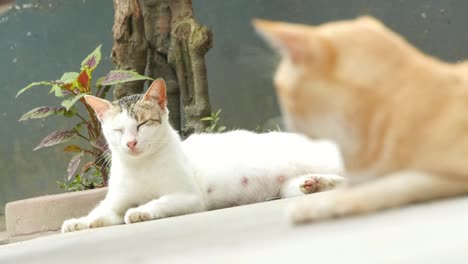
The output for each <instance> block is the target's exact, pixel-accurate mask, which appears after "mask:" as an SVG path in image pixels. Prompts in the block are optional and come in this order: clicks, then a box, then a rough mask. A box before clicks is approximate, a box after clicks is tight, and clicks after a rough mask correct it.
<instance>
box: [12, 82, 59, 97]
mask: <svg viewBox="0 0 468 264" xmlns="http://www.w3.org/2000/svg"><path fill="white" fill-rule="evenodd" d="M39 85H47V86H50V85H54V84H53V83H52V82H33V83H30V84H29V85H28V86H26V87H24V88H23V89H21V90H19V91H18V93H17V94H16V97H18V96H19V95H20V94H22V93H24V92H26V91H27V90H29V89H31V88H32V87H34V86H39Z"/></svg>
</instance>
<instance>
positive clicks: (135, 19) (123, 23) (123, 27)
mask: <svg viewBox="0 0 468 264" xmlns="http://www.w3.org/2000/svg"><path fill="white" fill-rule="evenodd" d="M114 9H115V17H114V26H113V27H112V31H113V33H114V46H113V47H112V55H111V57H112V61H113V62H114V64H115V65H116V68H117V69H118V70H136V71H137V72H138V73H140V74H144V72H145V68H146V60H147V53H148V42H147V41H146V37H145V29H144V24H143V15H142V12H141V8H140V4H139V2H138V0H114ZM143 85H144V81H135V82H128V83H123V84H117V85H115V87H114V97H115V98H116V99H120V98H122V97H124V96H127V95H131V94H135V93H141V92H143Z"/></svg>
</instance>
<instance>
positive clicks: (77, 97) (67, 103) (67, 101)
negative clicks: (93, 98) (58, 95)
mask: <svg viewBox="0 0 468 264" xmlns="http://www.w3.org/2000/svg"><path fill="white" fill-rule="evenodd" d="M85 95H87V93H81V94H77V95H75V96H73V97H71V98H68V99H65V100H63V101H62V103H61V105H62V106H63V107H65V109H66V110H67V111H68V110H70V108H71V107H72V106H73V105H74V104H75V103H76V102H77V101H78V100H80V99H81V98H82V97H83V96H85Z"/></svg>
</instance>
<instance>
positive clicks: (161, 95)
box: [143, 78, 167, 110]
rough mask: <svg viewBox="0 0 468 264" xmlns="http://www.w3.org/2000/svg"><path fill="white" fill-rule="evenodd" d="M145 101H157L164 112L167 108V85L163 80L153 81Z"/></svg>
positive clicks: (144, 98) (144, 97)
mask: <svg viewBox="0 0 468 264" xmlns="http://www.w3.org/2000/svg"><path fill="white" fill-rule="evenodd" d="M143 100H150V101H151V100H153V101H156V102H157V103H158V104H159V106H160V107H161V108H162V109H163V110H164V109H165V108H166V103H167V97H166V83H165V82H164V80H163V79H162V78H158V79H156V80H154V81H153V83H152V84H151V85H150V87H149V88H148V91H146V93H145V95H144V96H143Z"/></svg>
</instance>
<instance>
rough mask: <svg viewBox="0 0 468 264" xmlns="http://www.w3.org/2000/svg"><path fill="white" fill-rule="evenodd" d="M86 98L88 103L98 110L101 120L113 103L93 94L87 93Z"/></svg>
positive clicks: (98, 116) (97, 113) (95, 110)
mask: <svg viewBox="0 0 468 264" xmlns="http://www.w3.org/2000/svg"><path fill="white" fill-rule="evenodd" d="M84 99H85V100H86V103H88V105H89V106H91V108H93V110H94V112H96V116H97V118H98V119H99V121H101V122H102V118H103V116H104V114H105V113H106V112H107V111H109V110H110V109H111V108H112V104H111V103H110V102H109V101H107V100H104V99H101V98H99V97H96V96H93V95H85V96H84Z"/></svg>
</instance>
